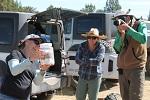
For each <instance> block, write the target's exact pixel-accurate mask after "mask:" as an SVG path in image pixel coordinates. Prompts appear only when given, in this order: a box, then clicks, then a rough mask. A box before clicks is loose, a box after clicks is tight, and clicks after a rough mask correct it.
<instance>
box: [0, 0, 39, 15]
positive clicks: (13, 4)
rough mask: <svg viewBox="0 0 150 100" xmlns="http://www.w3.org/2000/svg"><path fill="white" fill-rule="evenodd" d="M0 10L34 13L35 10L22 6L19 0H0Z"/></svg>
mask: <svg viewBox="0 0 150 100" xmlns="http://www.w3.org/2000/svg"><path fill="white" fill-rule="evenodd" d="M0 2H1V3H0V11H20V12H30V13H35V12H37V11H36V9H35V8H33V7H30V6H27V7H23V6H22V5H21V2H18V1H17V0H16V1H14V0H0Z"/></svg>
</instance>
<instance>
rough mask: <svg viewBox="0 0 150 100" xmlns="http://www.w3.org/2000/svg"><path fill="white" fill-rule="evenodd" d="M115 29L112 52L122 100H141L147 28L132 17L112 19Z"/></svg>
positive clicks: (124, 15)
mask: <svg viewBox="0 0 150 100" xmlns="http://www.w3.org/2000/svg"><path fill="white" fill-rule="evenodd" d="M113 20H114V25H115V26H116V28H117V32H116V37H115V42H114V45H113V47H114V50H115V51H116V53H117V54H118V59H117V66H118V72H119V85H120V92H121V96H122V100H142V97H143V87H144V81H145V65H146V60H147V47H146V45H147V27H146V24H144V23H143V22H141V21H140V20H139V19H137V18H136V17H135V16H134V15H128V14H121V15H117V16H115V17H114V18H113Z"/></svg>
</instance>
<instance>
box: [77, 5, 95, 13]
mask: <svg viewBox="0 0 150 100" xmlns="http://www.w3.org/2000/svg"><path fill="white" fill-rule="evenodd" d="M95 10H96V7H95V5H92V4H86V5H85V8H82V9H81V10H80V11H83V12H88V13H89V12H94V11H95Z"/></svg>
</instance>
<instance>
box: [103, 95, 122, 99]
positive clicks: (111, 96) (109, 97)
mask: <svg viewBox="0 0 150 100" xmlns="http://www.w3.org/2000/svg"><path fill="white" fill-rule="evenodd" d="M104 100H121V96H120V94H118V93H110V94H109V95H107V96H106V97H105V99H104Z"/></svg>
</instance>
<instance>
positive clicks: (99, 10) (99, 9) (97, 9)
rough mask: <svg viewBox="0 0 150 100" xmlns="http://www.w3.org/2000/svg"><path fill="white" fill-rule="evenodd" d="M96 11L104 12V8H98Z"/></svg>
mask: <svg viewBox="0 0 150 100" xmlns="http://www.w3.org/2000/svg"><path fill="white" fill-rule="evenodd" d="M96 12H97V13H98V12H104V10H102V9H97V10H96Z"/></svg>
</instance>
